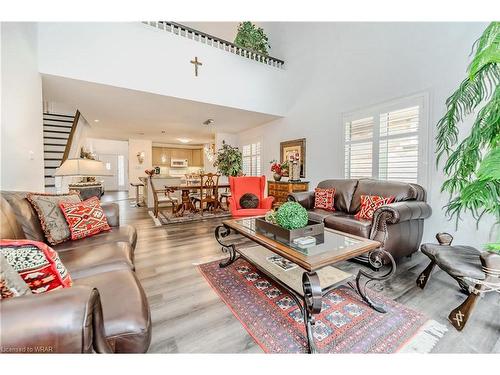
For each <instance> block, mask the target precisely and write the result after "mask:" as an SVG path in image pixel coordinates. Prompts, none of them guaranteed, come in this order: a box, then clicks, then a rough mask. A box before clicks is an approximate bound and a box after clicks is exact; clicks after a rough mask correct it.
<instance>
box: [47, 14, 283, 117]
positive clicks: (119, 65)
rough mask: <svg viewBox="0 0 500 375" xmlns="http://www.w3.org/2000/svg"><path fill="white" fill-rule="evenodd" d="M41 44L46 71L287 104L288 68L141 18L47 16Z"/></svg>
mask: <svg viewBox="0 0 500 375" xmlns="http://www.w3.org/2000/svg"><path fill="white" fill-rule="evenodd" d="M39 44H40V56H39V62H40V66H39V67H40V72H41V73H47V74H52V75H56V76H63V77H68V78H73V79H80V80H84V81H90V82H96V83H102V84H107V85H112V86H117V87H123V88H128V89H134V90H140V91H146V92H151V93H156V94H160V95H167V96H173V97H178V98H183V99H190V100H195V101H200V102H205V103H211V104H219V105H224V106H228V107H234V108H241V109H246V110H251V111H256V112H264V113H268V114H273V115H281V114H282V113H284V111H285V109H286V104H287V103H285V102H284V101H283V100H282V95H281V94H282V87H283V82H284V81H286V72H285V71H284V70H281V69H277V68H274V67H271V66H267V65H265V64H262V63H259V62H256V61H253V60H249V59H246V58H243V57H241V56H237V55H234V54H232V53H229V52H226V51H223V50H221V49H218V48H214V47H212V46H209V45H206V44H204V43H200V42H197V41H193V40H190V39H187V38H184V37H180V36H178V35H174V34H172V33H169V32H166V31H162V30H158V29H156V28H153V27H151V26H148V25H145V24H141V23H139V22H134V23H123V22H122V23H120V22H113V23H85V22H75V23H40V24H39ZM195 56H197V57H198V60H199V61H201V62H202V63H203V65H202V66H201V67H200V68H199V76H198V77H195V76H194V66H193V64H191V63H190V61H191V60H192V59H194V57H195ZM75 62H78V63H75Z"/></svg>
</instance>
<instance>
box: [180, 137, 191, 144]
mask: <svg viewBox="0 0 500 375" xmlns="http://www.w3.org/2000/svg"><path fill="white" fill-rule="evenodd" d="M177 140H178V141H179V142H181V143H189V142H191V140H190V139H187V138H177Z"/></svg>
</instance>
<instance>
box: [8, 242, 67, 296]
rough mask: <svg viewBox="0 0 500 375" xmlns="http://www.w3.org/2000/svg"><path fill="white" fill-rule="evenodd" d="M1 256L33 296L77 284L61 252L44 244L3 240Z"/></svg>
mask: <svg viewBox="0 0 500 375" xmlns="http://www.w3.org/2000/svg"><path fill="white" fill-rule="evenodd" d="M0 253H1V254H2V255H3V256H4V258H5V259H6V260H7V262H8V263H9V264H10V265H11V266H12V268H14V270H16V271H17V273H18V274H19V275H20V276H21V278H22V279H23V280H24V282H25V283H26V284H28V286H29V288H30V289H31V292H33V293H44V292H49V291H52V290H55V289H59V288H68V287H70V286H71V285H72V284H73V281H72V280H71V276H70V275H69V273H68V270H67V269H66V267H64V264H62V262H61V260H60V259H59V255H57V252H55V251H54V250H53V249H52V248H50V247H49V246H48V245H46V244H44V243H43V242H38V241H31V240H0Z"/></svg>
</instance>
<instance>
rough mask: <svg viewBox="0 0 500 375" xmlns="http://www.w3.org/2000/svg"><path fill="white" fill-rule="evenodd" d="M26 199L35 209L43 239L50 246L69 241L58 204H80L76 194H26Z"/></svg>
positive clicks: (78, 196) (66, 225)
mask: <svg viewBox="0 0 500 375" xmlns="http://www.w3.org/2000/svg"><path fill="white" fill-rule="evenodd" d="M26 198H28V200H29V201H30V203H31V204H32V205H33V207H34V208H35V210H36V212H37V214H38V218H39V219H40V224H41V225H42V229H43V232H44V233H45V238H46V239H47V241H48V242H49V243H50V244H51V245H57V244H58V243H61V242H64V241H67V240H69V238H70V236H71V233H70V231H69V226H68V223H67V222H66V218H65V217H64V214H63V213H62V211H61V208H59V204H60V203H61V202H71V203H77V202H81V199H80V194H78V192H75V191H73V192H69V193H68V194H45V193H28V194H27V195H26Z"/></svg>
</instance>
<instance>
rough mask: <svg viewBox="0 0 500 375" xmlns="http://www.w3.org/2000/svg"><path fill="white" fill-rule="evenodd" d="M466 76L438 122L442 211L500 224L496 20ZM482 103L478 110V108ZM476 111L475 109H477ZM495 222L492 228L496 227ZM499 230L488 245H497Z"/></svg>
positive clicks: (499, 27)
mask: <svg viewBox="0 0 500 375" xmlns="http://www.w3.org/2000/svg"><path fill="white" fill-rule="evenodd" d="M473 52H474V57H473V59H472V62H471V63H470V65H469V67H468V69H467V73H468V74H467V78H465V79H464V80H463V81H462V83H461V84H460V86H459V88H458V89H457V90H456V91H455V92H454V93H453V94H452V96H450V97H449V98H448V100H447V101H446V107H447V111H446V114H445V115H444V117H443V118H442V119H441V120H439V122H438V124H437V136H436V140H437V149H436V153H437V165H438V166H439V161H440V160H441V159H442V158H443V157H444V156H446V157H447V160H446V161H445V163H444V172H445V174H446V177H447V179H446V180H445V182H444V183H443V185H442V187H441V191H443V192H445V191H446V192H449V193H450V195H451V200H450V202H449V203H448V204H447V206H446V214H447V215H448V216H449V217H450V218H453V217H454V218H455V219H456V221H457V225H458V222H459V220H460V216H461V214H462V213H463V212H471V213H472V215H473V217H474V218H475V219H476V220H477V222H479V220H480V219H481V218H482V216H483V215H484V214H485V213H488V214H492V215H494V216H495V218H496V223H495V226H497V225H498V224H499V223H500V85H499V82H500V66H499V64H500V22H492V23H491V24H490V25H489V26H488V27H487V28H486V30H485V31H484V32H483V34H482V35H481V37H480V38H479V39H478V40H477V41H476V42H475V43H474V46H473ZM481 104H482V108H480V109H479V106H480V105H481ZM478 109H479V110H478ZM476 110H478V111H477V117H476V119H475V120H474V123H473V125H472V128H471V130H470V133H469V134H468V135H467V136H466V137H465V138H464V139H463V140H462V141H461V142H460V143H458V136H459V132H460V129H459V126H458V125H459V123H460V122H462V121H463V120H464V119H465V117H466V116H468V115H470V114H471V113H473V112H475V111H476ZM495 226H494V228H495ZM499 236H500V233H497V238H496V240H495V241H496V243H494V244H490V245H488V249H491V250H495V249H497V251H498V249H499V248H500V238H498V237H499Z"/></svg>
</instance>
